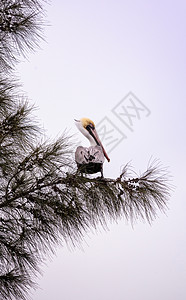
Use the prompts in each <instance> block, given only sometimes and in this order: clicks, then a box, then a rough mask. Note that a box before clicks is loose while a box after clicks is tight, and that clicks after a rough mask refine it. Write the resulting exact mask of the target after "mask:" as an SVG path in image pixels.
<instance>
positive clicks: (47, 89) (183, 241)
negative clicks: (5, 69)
mask: <svg viewBox="0 0 186 300" xmlns="http://www.w3.org/2000/svg"><path fill="white" fill-rule="evenodd" d="M46 10H47V19H48V22H49V23H50V26H48V27H47V28H46V30H45V39H46V42H42V43H41V48H42V49H41V50H39V51H37V52H36V53H34V54H30V55H29V60H28V61H26V60H25V61H24V60H23V61H22V63H21V64H19V66H18V72H19V76H20V79H21V81H22V83H23V89H24V90H25V91H26V92H27V94H28V97H29V98H30V99H31V103H35V105H36V106H37V107H38V110H37V111H36V114H37V116H38V118H39V120H40V122H41V124H42V126H44V128H45V129H46V131H47V133H46V134H47V136H49V137H51V138H55V137H56V136H59V135H60V134H61V133H62V132H63V131H64V130H65V129H67V130H69V133H70V134H76V138H77V140H79V141H81V142H82V145H86V146H87V145H88V142H87V141H86V139H85V138H84V137H83V136H81V133H79V132H78V131H77V128H76V126H75V125H74V121H73V120H74V118H75V119H78V118H81V117H89V118H90V119H92V120H93V121H94V122H95V123H96V124H98V123H99V122H102V120H105V117H106V118H107V120H109V121H111V123H112V124H114V126H115V127H116V128H117V129H118V132H117V133H118V134H119V132H121V133H122V134H123V136H125V138H123V140H122V141H121V142H120V143H119V144H118V145H117V146H116V147H115V148H114V149H113V150H112V151H111V152H110V154H109V155H110V159H111V161H110V163H107V162H105V164H104V174H105V176H106V177H113V178H115V177H117V176H118V175H119V173H120V170H121V168H122V165H124V164H126V163H127V162H129V161H131V164H132V165H133V167H134V169H135V171H136V172H138V173H139V172H143V171H145V170H146V167H147V164H148V162H149V159H150V158H151V156H153V158H158V159H160V161H161V162H162V164H163V166H168V167H169V170H170V172H171V174H172V176H173V177H172V183H173V184H174V185H175V191H174V192H173V193H172V196H171V199H170V201H169V205H168V206H169V210H168V211H167V212H166V215H164V214H162V213H160V212H159V213H158V218H157V219H156V220H155V221H154V222H153V224H152V225H151V226H150V225H148V223H144V222H141V221H138V222H137V223H136V224H135V225H134V227H133V228H132V226H131V225H130V224H127V222H126V220H125V219H122V220H118V223H117V224H110V223H108V230H107V231H104V230H103V229H101V228H100V230H98V231H97V232H96V233H95V232H91V231H90V232H89V233H85V234H84V241H83V242H82V243H81V244H80V245H79V247H76V248H71V247H70V246H67V245H65V244H64V246H63V247H58V248H57V249H56V256H55V257H52V260H51V261H50V260H49V259H46V265H44V266H42V270H43V276H40V277H39V279H38V284H39V286H40V289H39V290H37V291H36V292H33V294H32V295H33V300H51V299H55V300H103V299H106V300H113V299H116V300H123V299H127V300H139V299H143V300H157V299H158V300H165V299H168V300H175V299H177V300H185V299H186V255H185V253H186V234H185V233H186V229H185V228H186V213H185V211H186V201H185V195H186V188H185V169H186V164H185V152H186V141H185V126H186V121H185V108H186V104H185V103H186V89H185V80H186V55H185V53H186V31H185V28H186V2H185V1H144V0H142V1H129V0H126V1H113V0H111V1H102V0H101V1H97V0H95V1H85V0H83V1H81V0H80V1H74V0H72V1H63V0H53V1H51V5H50V6H46ZM129 92H132V93H133V94H134V95H135V96H136V97H137V98H138V99H139V100H140V101H141V103H142V104H143V105H145V107H146V110H143V112H142V111H140V119H138V118H137V117H136V118H133V119H132V120H133V125H132V126H133V127H132V128H133V131H131V130H130V129H129V128H128V127H127V126H126V124H124V123H123V122H122V120H121V119H119V118H118V116H117V113H116V114H114V113H113V108H115V107H118V105H120V104H121V105H125V103H126V102H121V100H122V99H123V98H124V97H125V96H126V95H127V94H128V93H129ZM119 103H120V104H119ZM138 104H139V103H138ZM115 111H117V109H116V110H115ZM148 112H149V113H148ZM117 133H116V135H117ZM117 138H118V136H117ZM105 143H106V141H105ZM109 147H110V146H109V145H108V148H109ZM105 148H106V145H105Z"/></svg>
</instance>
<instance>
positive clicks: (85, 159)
mask: <svg viewBox="0 0 186 300" xmlns="http://www.w3.org/2000/svg"><path fill="white" fill-rule="evenodd" d="M104 160H105V158H104V154H103V151H102V148H101V146H91V147H89V148H85V147H82V146H79V147H77V149H76V152H75V161H76V163H78V164H89V163H90V162H91V163H99V164H103V163H104Z"/></svg>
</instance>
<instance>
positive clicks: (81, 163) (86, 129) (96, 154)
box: [75, 118, 110, 177]
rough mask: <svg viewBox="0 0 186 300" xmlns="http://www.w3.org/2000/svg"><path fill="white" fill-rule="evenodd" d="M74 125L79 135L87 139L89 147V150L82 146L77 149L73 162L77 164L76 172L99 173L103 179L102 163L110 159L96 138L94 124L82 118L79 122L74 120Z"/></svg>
mask: <svg viewBox="0 0 186 300" xmlns="http://www.w3.org/2000/svg"><path fill="white" fill-rule="evenodd" d="M75 124H76V126H77V128H78V129H79V130H80V131H81V133H82V134H83V135H84V136H86V138H88V140H89V141H90V145H91V146H90V147H89V148H85V147H82V146H79V147H77V149H76V152H75V161H76V163H77V167H78V171H80V172H81V173H87V174H94V173H97V172H101V177H103V163H104V160H105V157H106V159H107V160H108V162H109V161H110V159H109V158H108V155H107V153H106V151H105V149H104V148H103V145H102V143H101V141H100V139H99V137H98V134H97V132H96V129H95V125H94V122H93V121H91V120H90V119H88V118H82V119H80V120H75Z"/></svg>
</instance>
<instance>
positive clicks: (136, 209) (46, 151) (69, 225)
mask: <svg viewBox="0 0 186 300" xmlns="http://www.w3.org/2000/svg"><path fill="white" fill-rule="evenodd" d="M43 24H44V21H43V9H42V3H41V2H39V0H1V3H0V67H1V70H2V72H1V75H0V294H1V299H5V300H10V299H26V298H27V293H28V291H29V289H30V288H31V287H35V282H34V278H35V276H36V275H37V273H38V272H40V268H39V265H40V262H41V261H42V260H43V258H44V255H46V253H47V252H48V251H52V252H54V251H55V245H57V244H59V243H62V242H63V241H67V240H71V241H72V243H74V244H76V243H78V242H79V241H80V240H81V238H83V234H84V233H85V232H86V230H88V229H89V228H90V227H91V226H93V227H94V228H96V227H97V226H98V224H99V225H100V224H102V225H105V224H106V223H107V221H108V220H110V219H112V220H117V219H118V218H121V217H125V218H126V219H127V220H129V221H131V222H133V221H135V220H137V219H140V218H142V219H145V220H147V221H148V222H151V221H152V220H153V219H154V218H155V217H156V215H157V213H158V211H159V210H160V211H164V210H165V209H166V205H167V200H168V198H169V195H170V194H169V193H170V185H169V183H168V179H169V176H168V174H167V172H166V170H164V169H162V168H161V166H160V165H159V164H158V163H157V162H155V163H154V164H152V165H151V166H149V167H148V169H147V171H146V172H145V173H144V174H143V175H141V176H139V177H136V178H133V177H132V174H131V173H130V174H129V171H130V167H129V166H128V165H126V166H125V167H124V169H123V171H122V173H121V174H120V176H119V177H118V178H117V179H110V178H106V179H104V180H100V179H99V178H89V177H87V176H81V175H79V174H78V173H76V166H75V163H74V153H73V152H74V147H73V144H72V143H71V139H70V137H68V136H67V134H64V135H63V136H62V137H60V138H59V139H58V140H56V141H54V142H47V141H46V142H43V143H41V142H40V141H41V140H42V138H41V137H42V132H41V130H40V128H39V126H38V125H37V123H36V122H34V121H33V115H32V114H33V107H30V105H29V103H28V101H27V100H26V99H25V97H24V96H23V95H22V94H21V92H20V91H19V86H18V84H17V83H16V81H14V80H13V79H12V70H14V68H15V64H16V63H17V62H18V61H19V56H20V55H21V54H22V55H26V53H27V52H29V51H30V50H34V49H36V48H37V46H38V43H39V40H40V38H42V28H43Z"/></svg>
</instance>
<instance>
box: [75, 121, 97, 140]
mask: <svg viewBox="0 0 186 300" xmlns="http://www.w3.org/2000/svg"><path fill="white" fill-rule="evenodd" d="M76 126H77V128H78V129H79V131H81V133H82V134H83V135H84V136H85V137H86V138H87V139H88V140H89V142H90V145H91V146H96V145H97V144H96V141H95V140H94V138H93V137H92V136H91V135H90V133H89V132H88V131H87V130H86V129H85V128H84V127H82V125H81V123H80V122H78V123H76Z"/></svg>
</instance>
